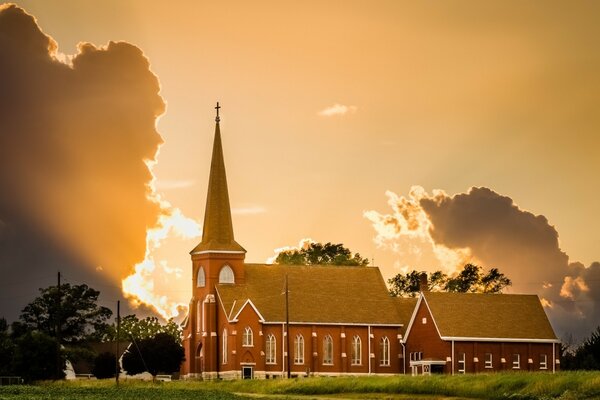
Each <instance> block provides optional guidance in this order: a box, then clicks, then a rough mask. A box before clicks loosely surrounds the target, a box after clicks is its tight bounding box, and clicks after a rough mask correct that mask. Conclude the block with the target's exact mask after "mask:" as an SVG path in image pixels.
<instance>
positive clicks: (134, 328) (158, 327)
mask: <svg viewBox="0 0 600 400" xmlns="http://www.w3.org/2000/svg"><path fill="white" fill-rule="evenodd" d="M159 333H166V334H168V335H171V336H172V337H173V338H174V339H175V340H176V341H177V343H181V327H180V326H179V324H178V323H176V322H175V321H174V320H173V319H170V320H169V321H167V323H166V324H161V323H160V321H159V320H158V318H156V317H146V318H144V319H139V318H138V317H137V316H136V315H135V314H131V315H127V316H125V317H123V318H121V330H120V334H119V336H120V339H121V340H133V339H135V340H140V339H147V338H153V337H155V336H156V335H157V334H159ZM116 336H117V330H116V325H115V324H113V325H111V326H110V328H109V329H107V330H106V335H105V336H104V337H103V340H104V341H113V340H116Z"/></svg>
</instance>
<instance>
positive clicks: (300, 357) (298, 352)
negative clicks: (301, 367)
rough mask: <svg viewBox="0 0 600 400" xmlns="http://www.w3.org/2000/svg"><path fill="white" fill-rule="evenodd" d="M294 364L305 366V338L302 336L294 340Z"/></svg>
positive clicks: (298, 335)
mask: <svg viewBox="0 0 600 400" xmlns="http://www.w3.org/2000/svg"><path fill="white" fill-rule="evenodd" d="M294 364H304V337H303V336H302V335H300V334H297V335H296V338H295V339H294Z"/></svg>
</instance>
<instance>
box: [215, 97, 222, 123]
mask: <svg viewBox="0 0 600 400" xmlns="http://www.w3.org/2000/svg"><path fill="white" fill-rule="evenodd" d="M220 108H221V106H220V105H219V102H218V101H217V106H216V107H215V110H217V118H215V121H217V122H219V121H220V120H221V118H219V109H220Z"/></svg>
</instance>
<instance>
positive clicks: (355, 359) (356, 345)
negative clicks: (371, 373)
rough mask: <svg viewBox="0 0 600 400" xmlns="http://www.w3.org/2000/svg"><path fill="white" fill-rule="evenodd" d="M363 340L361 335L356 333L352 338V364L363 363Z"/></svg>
mask: <svg viewBox="0 0 600 400" xmlns="http://www.w3.org/2000/svg"><path fill="white" fill-rule="evenodd" d="M361 350H362V349H361V342H360V337H359V336H358V335H354V337H353V338H352V357H351V360H350V364H352V365H360V364H362V357H361Z"/></svg>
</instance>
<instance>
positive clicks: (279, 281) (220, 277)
mask: <svg viewBox="0 0 600 400" xmlns="http://www.w3.org/2000/svg"><path fill="white" fill-rule="evenodd" d="M216 109H217V117H216V126H215V136H214V143H213V152H212V161H211V167H210V177H209V184H208V194H207V199H206V209H205V214H204V227H203V232H202V241H201V242H200V243H199V244H198V245H197V246H196V247H195V248H194V249H193V250H192V251H191V252H190V254H191V258H192V268H193V282H192V286H193V292H192V293H193V295H192V299H191V300H190V303H189V312H188V316H187V318H186V320H185V321H184V327H183V346H184V349H185V361H184V363H183V364H182V367H181V376H182V377H184V378H203V379H215V378H223V379H233V378H250V379H252V378H275V377H286V376H292V377H294V376H309V375H310V376H318V375H325V376H327V375H331V376H334V375H343V374H351V375H369V374H382V375H383V374H399V373H411V372H412V373H414V374H422V373H430V372H431V371H432V366H433V369H434V372H435V370H436V368H437V370H438V371H440V372H446V373H458V372H478V371H481V370H483V368H487V367H486V366H487V365H488V364H487V360H488V358H487V357H488V356H487V354H488V351H489V352H490V353H492V354H493V361H492V363H493V365H495V366H498V367H497V369H498V370H500V369H503V368H504V365H505V364H506V363H507V361H506V360H512V362H514V357H515V356H514V354H516V353H515V352H517V351H518V352H519V353H518V354H519V357H520V358H519V360H522V361H521V362H522V363H523V364H519V365H523V369H534V367H533V365H534V362H533V361H531V360H533V359H535V360H536V361H535V363H537V364H535V365H538V366H539V368H540V369H544V368H545V369H547V370H550V371H553V370H554V369H555V367H556V362H557V361H556V354H557V353H556V346H558V345H557V343H558V341H557V340H556V336H555V335H554V332H553V331H552V327H551V326H550V324H549V322H548V319H547V317H546V314H545V312H544V310H543V308H542V307H541V304H540V303H539V299H538V298H537V296H528V297H527V298H526V302H527V304H530V303H531V307H530V314H528V315H527V316H526V318H525V320H531V319H533V320H534V321H536V322H535V323H534V324H529V325H528V328H527V329H526V330H525V333H523V334H521V333H520V332H521V331H522V330H519V329H517V328H518V327H517V325H518V324H520V323H522V322H523V321H524V319H523V318H521V319H515V318H512V319H511V314H512V309H510V310H507V311H506V312H504V314H503V315H505V316H506V318H505V319H503V320H501V321H497V323H502V324H506V326H503V327H502V329H500V330H499V332H501V334H495V333H494V332H495V330H494V326H495V324H496V321H487V320H486V321H485V324H486V325H485V327H486V329H483V328H482V329H478V328H477V327H481V324H479V323H478V320H479V316H478V315H477V314H471V312H472V311H473V310H475V311H473V312H481V310H482V308H481V307H484V306H485V305H486V304H487V303H486V301H488V300H487V297H485V299H486V300H482V301H475V303H474V304H479V305H480V306H481V307H479V308H477V307H475V308H473V307H465V305H466V304H471V303H473V302H472V300H473V299H479V298H481V299H484V298H483V297H479V296H489V295H470V297H460V299H459V297H456V298H455V297H454V296H450V297H447V298H448V300H451V301H449V302H446V301H445V300H444V299H445V298H446V296H445V295H447V293H421V294H420V297H419V299H418V300H416V299H398V298H393V297H390V296H389V294H388V289H387V287H386V285H385V281H384V279H383V277H382V275H381V273H380V271H379V269H378V268H377V267H337V266H310V267H307V266H282V265H270V264H247V263H245V261H244V260H245V255H246V250H245V249H244V248H243V247H242V246H241V245H240V244H238V243H237V242H236V241H235V239H234V233H233V224H232V218H231V210H230V204H229V194H228V188H227V178H226V174H225V162H224V158H223V148H222V143H221V132H220V126H219V122H220V119H219V105H218V103H217V107H216ZM450 295H453V294H450ZM491 296H492V297H494V298H495V299H502V298H504V299H511V298H512V297H511V296H514V295H491ZM498 296H499V297H498ZM507 296H508V297H507ZM519 301H520V300H517V303H519ZM492 302H493V301H492ZM459 303H460V304H459ZM504 303H505V302H503V301H496V302H494V307H496V308H494V313H496V312H499V311H498V310H502V309H503V307H504V306H503V305H502V304H504ZM439 304H441V305H439ZM536 304H537V305H539V307H537V306H536ZM517 307H519V305H517ZM449 315H455V317H449ZM513 316H514V315H513ZM465 319H466V320H467V321H471V323H462V322H460V321H462V320H465ZM424 321H425V322H424ZM426 321H430V324H429V325H427V323H426ZM448 321H450V322H448ZM457 321H458V322H457ZM453 324H454V325H453ZM425 326H426V327H425ZM440 326H441V327H442V328H441V330H440ZM473 327H474V328H473ZM540 327H541V328H540ZM471 328H473V329H472V330H471ZM542 328H543V329H542ZM427 329H429V330H427ZM461 329H462V330H461ZM511 332H512V333H511ZM405 334H406V338H405V337H404V336H403V335H405ZM458 334H460V335H463V336H457V335H458ZM448 335H450V336H448ZM477 335H479V336H477ZM486 335H487V336H486ZM502 340H508V342H507V343H509V344H508V345H505V344H504V343H503V342H502ZM480 343H482V344H480ZM515 343H520V344H519V345H516V346H515ZM488 348H489V349H490V350H487V349H488ZM514 349H517V350H514ZM543 356H545V357H546V358H543ZM457 357H462V359H457ZM511 357H512V358H511ZM463 359H464V360H463ZM502 360H504V361H502ZM484 365H485V366H484ZM513 365H514V364H513ZM501 367H502V368H501Z"/></svg>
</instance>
